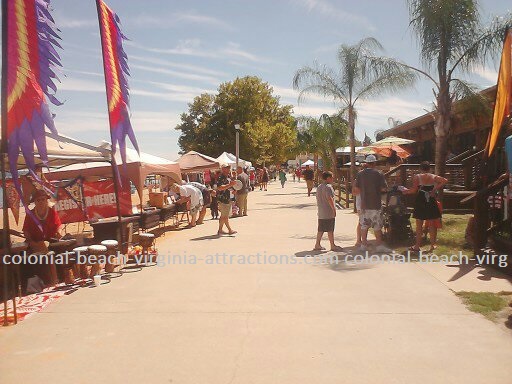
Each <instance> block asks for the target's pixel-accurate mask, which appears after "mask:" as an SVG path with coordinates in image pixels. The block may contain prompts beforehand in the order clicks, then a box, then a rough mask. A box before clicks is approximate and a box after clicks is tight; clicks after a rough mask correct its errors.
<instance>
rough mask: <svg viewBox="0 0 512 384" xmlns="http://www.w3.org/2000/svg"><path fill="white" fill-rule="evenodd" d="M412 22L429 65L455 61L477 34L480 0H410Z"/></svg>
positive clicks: (421, 55) (424, 61)
mask: <svg viewBox="0 0 512 384" xmlns="http://www.w3.org/2000/svg"><path fill="white" fill-rule="evenodd" d="M408 6H409V14H410V16H411V21H410V24H409V25H410V26H411V27H412V29H413V30H414V32H415V33H416V37H417V40H418V43H419V45H420V49H421V54H420V57H421V60H422V62H423V64H424V65H425V67H427V68H431V67H432V66H434V65H436V66H438V65H439V59H441V61H443V62H446V63H448V62H452V63H453V62H455V61H457V59H458V58H459V57H460V56H461V55H462V54H463V52H465V51H466V50H467V49H468V48H469V47H471V45H472V44H473V42H474V41H475V37H476V36H477V31H478V29H479V26H480V13H479V11H478V3H477V1H476V0H444V1H439V0H438V1H432V0H408Z"/></svg>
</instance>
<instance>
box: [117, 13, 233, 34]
mask: <svg viewBox="0 0 512 384" xmlns="http://www.w3.org/2000/svg"><path fill="white" fill-rule="evenodd" d="M124 23H125V24H127V25H128V24H129V25H134V26H137V27H148V28H152V29H154V28H160V29H167V28H175V27H180V26H182V25H183V24H197V25H200V26H207V27H212V28H217V29H223V30H227V31H233V30H234V28H233V26H232V25H230V24H228V23H226V22H225V21H223V20H221V19H218V18H216V17H213V16H209V15H202V14H199V13H196V12H193V11H189V12H177V13H172V14H167V15H163V16H153V15H151V16H150V15H147V14H141V15H138V16H137V17H134V18H130V19H128V18H127V19H126V21H125V22H124Z"/></svg>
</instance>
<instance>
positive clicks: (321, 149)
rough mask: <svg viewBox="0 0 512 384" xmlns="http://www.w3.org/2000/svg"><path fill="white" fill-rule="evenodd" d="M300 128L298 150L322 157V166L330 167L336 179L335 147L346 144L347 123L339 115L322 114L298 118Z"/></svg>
mask: <svg viewBox="0 0 512 384" xmlns="http://www.w3.org/2000/svg"><path fill="white" fill-rule="evenodd" d="M299 123H300V125H301V127H302V128H301V129H300V130H299V131H298V132H297V143H298V150H299V151H300V152H308V153H312V154H315V155H319V156H321V157H322V159H323V162H324V168H325V169H330V170H331V171H332V172H333V174H334V177H335V178H336V179H337V175H338V172H337V156H336V149H338V148H339V147H342V146H344V145H346V144H347V141H348V140H347V136H348V123H347V121H346V120H345V119H343V117H342V116H340V115H333V116H329V115H327V114H323V115H322V116H320V119H316V118H314V117H301V118H299Z"/></svg>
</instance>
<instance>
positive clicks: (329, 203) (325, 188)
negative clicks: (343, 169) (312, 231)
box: [313, 171, 343, 251]
mask: <svg viewBox="0 0 512 384" xmlns="http://www.w3.org/2000/svg"><path fill="white" fill-rule="evenodd" d="M322 179H323V182H322V183H321V184H320V185H319V186H318V188H317V190H316V204H317V207H318V231H317V235H316V243H315V247H314V248H313V250H314V251H321V250H324V249H325V248H324V247H322V246H321V244H320V242H321V241H322V237H323V236H324V232H327V237H328V238H329V243H330V245H331V251H341V250H343V248H341V247H340V246H338V245H336V244H335V243H334V225H335V221H336V204H335V202H334V189H333V187H332V185H331V184H332V172H329V171H327V172H324V173H322Z"/></svg>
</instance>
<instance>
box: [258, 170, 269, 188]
mask: <svg viewBox="0 0 512 384" xmlns="http://www.w3.org/2000/svg"><path fill="white" fill-rule="evenodd" d="M268 179H269V176H268V169H267V168H266V167H263V171H262V173H261V188H263V189H264V190H265V191H266V190H267V184H268ZM261 188H260V189H261Z"/></svg>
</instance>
